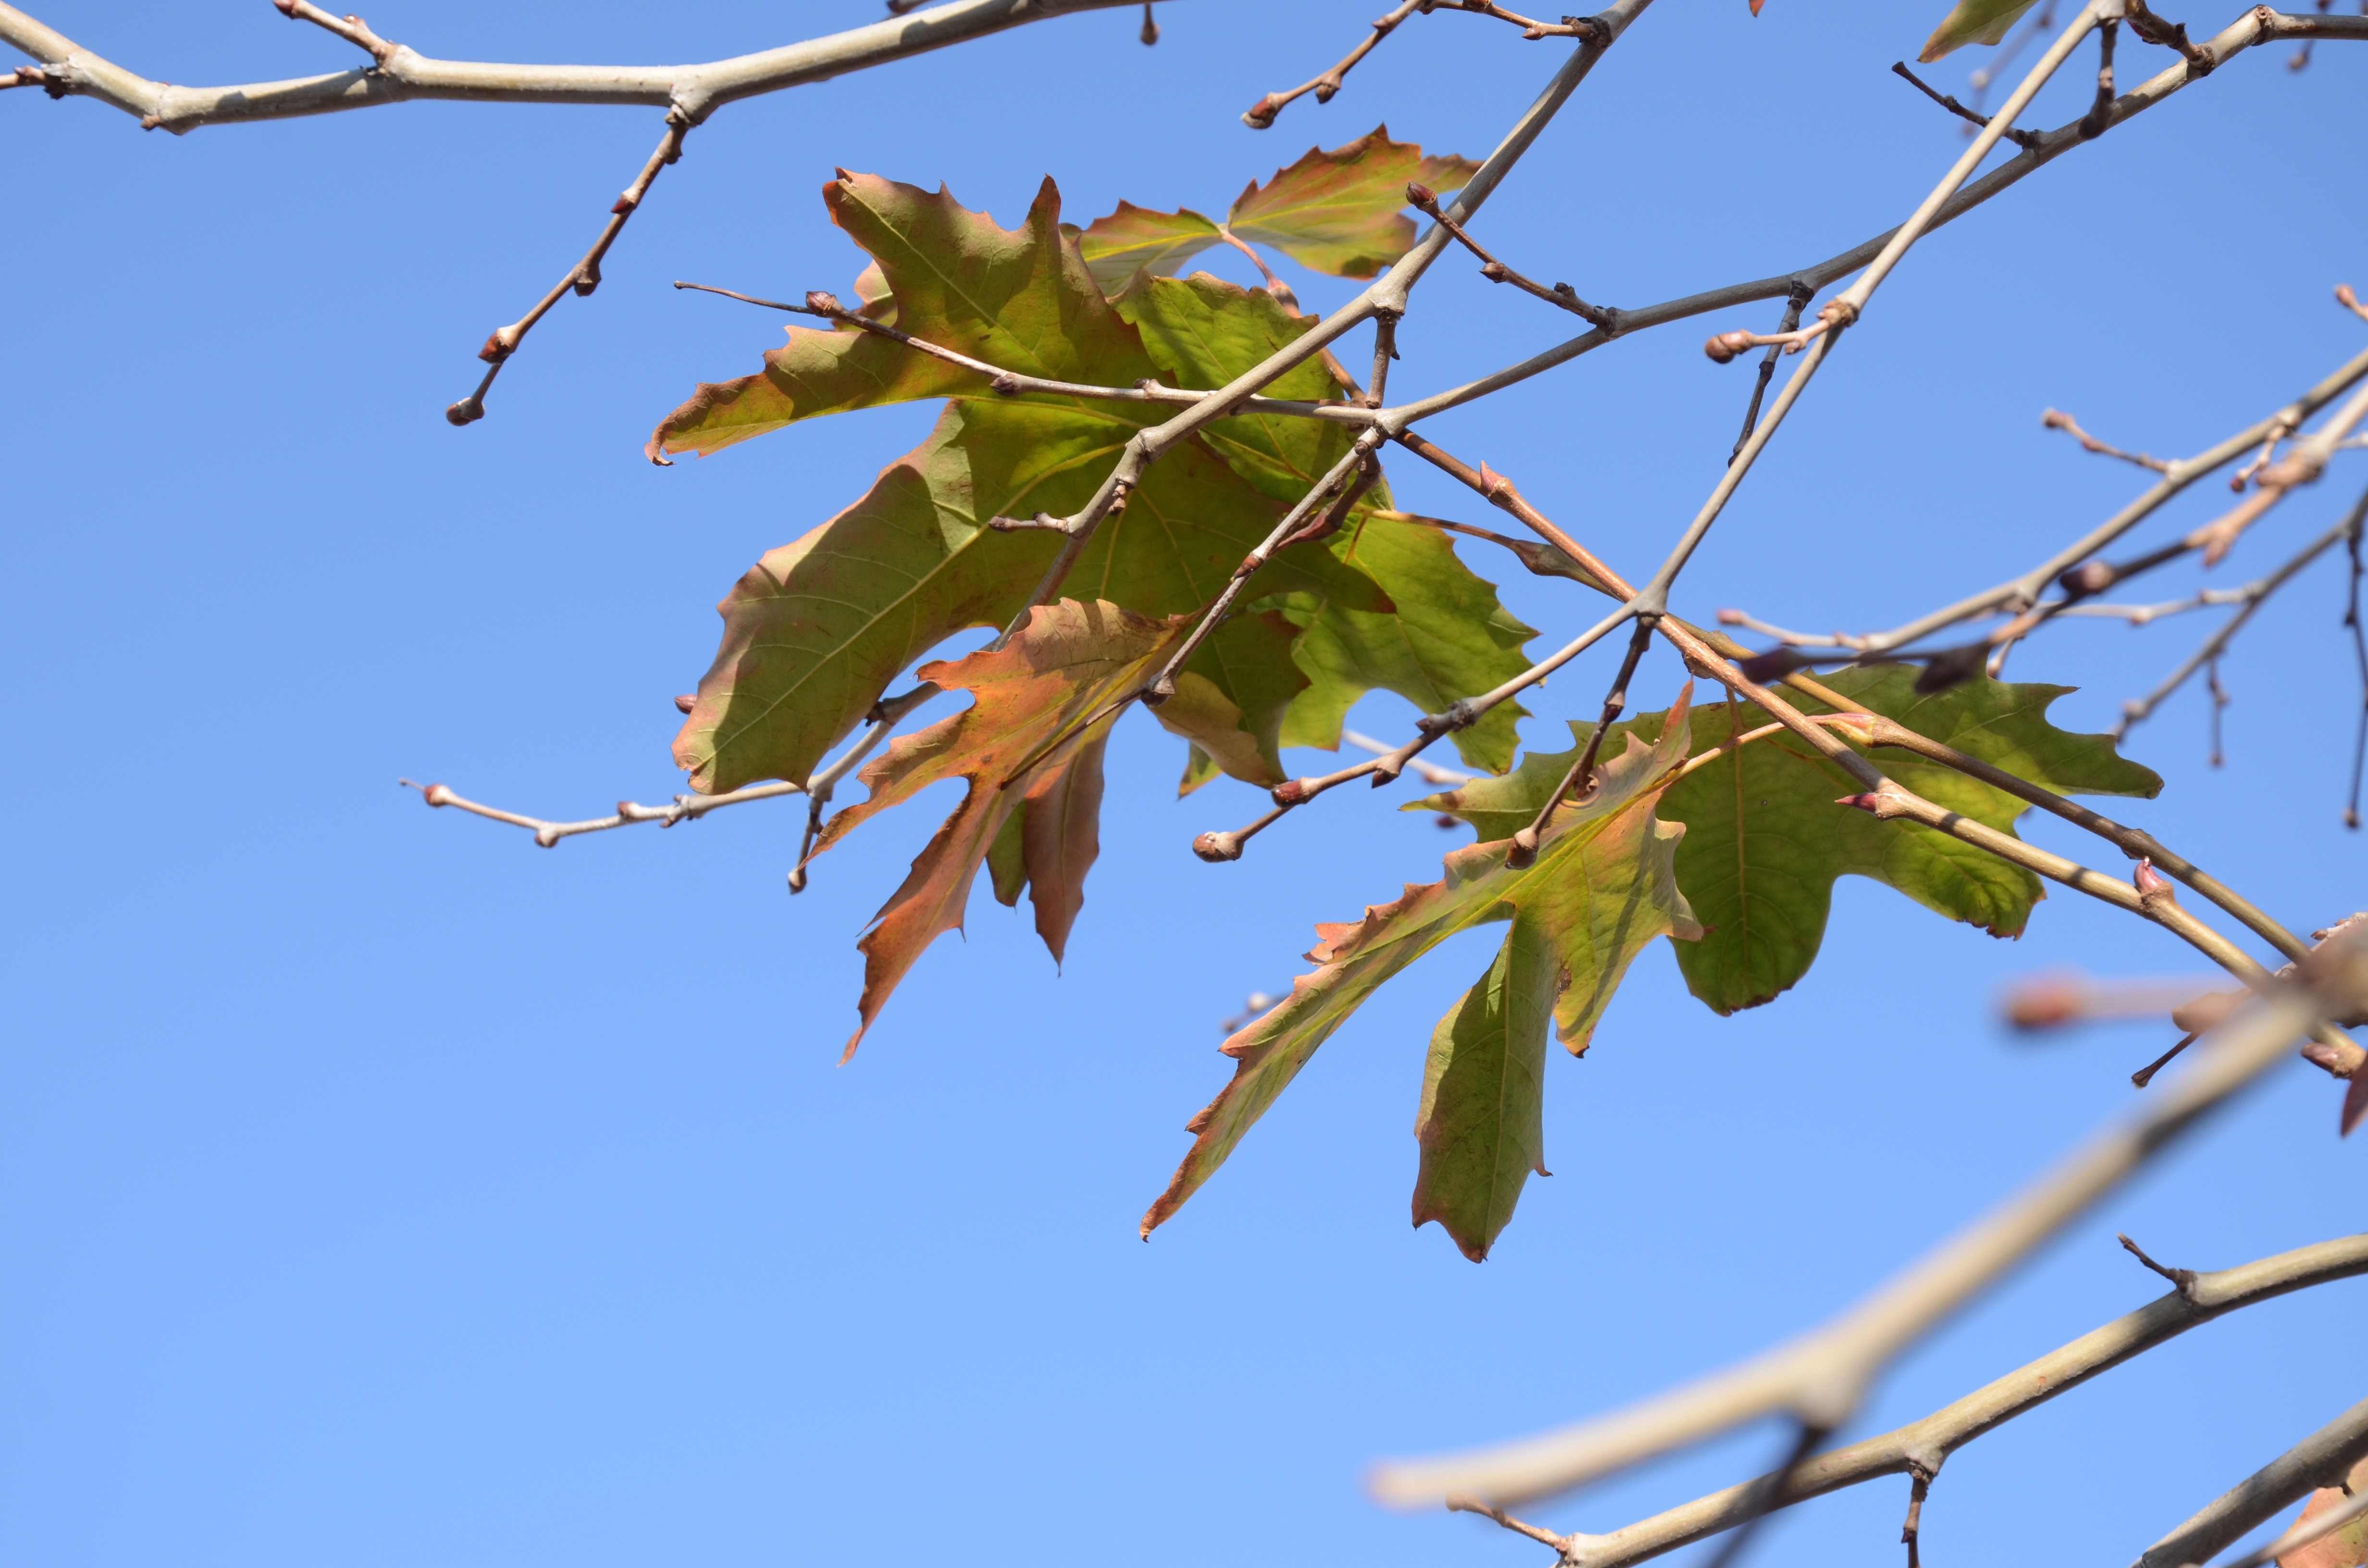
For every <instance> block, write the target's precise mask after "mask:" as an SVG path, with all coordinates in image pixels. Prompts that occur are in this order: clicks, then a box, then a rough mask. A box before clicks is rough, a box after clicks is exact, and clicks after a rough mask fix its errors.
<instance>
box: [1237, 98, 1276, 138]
mask: <svg viewBox="0 0 2368 1568" xmlns="http://www.w3.org/2000/svg"><path fill="white" fill-rule="evenodd" d="M1281 108H1282V106H1281V104H1279V103H1277V102H1275V101H1274V95H1273V94H1272V93H1269V94H1268V95H1267V96H1266V97H1262V98H1260V99H1259V100H1258V102H1256V103H1254V104H1252V105H1250V107H1249V108H1247V109H1245V110H1243V111H1242V123H1243V124H1244V125H1247V126H1248V127H1249V128H1250V129H1251V130H1252V131H1264V130H1265V129H1266V128H1267V127H1268V126H1269V125H1272V124H1273V123H1274V117H1275V115H1276V114H1277V113H1278V112H1280V111H1281Z"/></svg>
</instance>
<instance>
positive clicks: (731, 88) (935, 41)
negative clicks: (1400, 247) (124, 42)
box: [0, 0, 1134, 134]
mask: <svg viewBox="0 0 2368 1568" xmlns="http://www.w3.org/2000/svg"><path fill="white" fill-rule="evenodd" d="M274 3H275V4H277V3H278V0H274ZM1133 4H1134V0H952V3H951V4H948V5H943V6H934V7H932V8H930V9H929V10H927V11H923V12H920V13H919V14H917V15H916V16H913V17H907V18H905V19H903V20H899V21H885V22H874V23H872V24H871V25H870V26H869V27H861V28H849V29H848V31H846V32H841V33H832V34H830V35H829V36H827V37H825V38H818V39H812V40H808V41H806V42H804V43H793V44H788V45H785V46H783V47H781V48H779V49H768V50H764V51H760V52H758V53H756V54H742V55H735V56H734V57H733V58H732V59H729V60H717V61H712V62H708V63H706V64H701V65H504V64H495V63H492V62H480V61H467V60H431V59H429V58H427V56H426V55H423V54H420V53H418V52H416V51H414V50H413V49H411V48H410V47H409V46H408V45H404V44H390V43H388V42H386V40H383V39H380V38H378V37H377V35H376V34H373V33H370V31H369V29H368V28H364V27H362V26H361V24H360V23H359V22H354V23H351V24H348V23H347V22H346V21H344V20H342V19H340V18H337V17H329V16H328V14H327V13H325V12H320V11H319V10H318V7H316V6H310V5H305V6H301V7H298V6H282V7H281V9H282V10H283V11H284V12H285V13H286V14H288V15H289V16H290V17H299V19H302V20H317V21H319V25H321V26H324V27H327V28H329V29H330V30H331V31H333V32H336V34H337V35H338V36H339V37H341V38H344V39H346V40H347V41H348V42H352V43H354V44H357V45H358V46H359V47H361V48H363V49H366V50H369V51H370V54H371V58H372V62H373V63H372V64H370V65H369V66H367V67H363V68H361V69H358V70H351V71H340V72H336V73H335V74H330V75H325V76H306V77H301V78H298V79H296V80H293V81H285V82H249V83H244V84H241V85H237V86H231V87H182V86H175V85H170V84H168V83H164V82H152V81H149V80H148V79H147V78H146V77H144V76H140V75H136V74H133V73H131V72H130V71H127V70H125V69H124V68H123V67H121V66H120V65H118V64H116V63H115V62H112V61H110V60H107V59H105V58H103V57H101V56H99V55H97V54H94V53H92V52H91V51H88V50H86V49H84V48H82V47H81V46H80V45H78V44H76V43H74V40H71V39H68V38H66V37H65V36H63V34H61V33H59V32H57V31H55V30H54V29H52V28H48V27H45V26H43V25H42V24H41V23H40V22H38V21H36V20H34V19H33V18H32V17H28V16H27V15H26V14H25V13H24V12H22V11H20V10H17V8H16V7H15V6H7V5H0V43H6V44H8V45H10V46H12V47H14V48H16V49H17V50H19V51H22V52H24V53H26V54H28V55H30V56H31V57H32V58H33V59H35V60H37V61H40V62H42V68H43V70H44V72H45V73H46V74H47V76H48V78H49V81H50V82H51V83H53V84H54V85H56V86H57V87H58V88H59V90H60V91H61V92H63V93H73V94H78V95H81V96H84V97H93V98H97V99H98V100H99V101H100V102H101V103H107V104H112V105H113V106H114V107H115V108H120V109H121V110H123V111H124V112H125V113H127V114H130V115H133V116H136V117H137V118H138V119H139V120H140V122H141V124H142V126H143V127H147V128H151V129H153V128H155V127H158V126H161V127H163V128H164V129H165V130H166V131H173V132H175V133H176V134H178V133H180V132H183V131H194V130H196V129H197V128H198V127H199V126H201V125H228V124H244V123H246V122H249V121H253V120H260V119H287V118H289V117H290V116H294V115H307V114H328V113H332V112H334V111H336V110H339V109H352V108H377V107H378V106H379V105H381V104H391V103H403V102H405V101H407V100H410V99H414V98H448V99H461V100H464V101H469V102H476V103H535V104H647V105H650V106H652V107H655V108H665V109H672V110H676V111H678V112H679V113H680V114H681V116H682V117H683V119H684V122H685V123H686V124H689V125H697V124H699V123H700V122H701V121H702V120H704V119H706V118H707V117H708V116H709V115H711V114H712V113H714V112H715V110H717V109H719V108H723V106H724V105H725V104H728V103H733V102H735V101H737V100H739V99H741V98H746V97H757V96H758V95H760V94H764V93H775V92H780V90H781V89H783V88H785V87H797V86H803V85H806V84H807V83H809V82H822V81H827V80H829V79H830V78H831V77H833V76H843V75H845V74H848V72H850V71H861V70H865V69H868V68H869V67H871V66H874V65H883V64H886V63H887V62H890V61H892V60H905V59H909V58H910V57H912V56H914V55H916V54H926V53H928V52H929V51H931V50H937V49H943V48H945V47H946V46H947V45H948V44H953V43H961V42H962V41H964V40H968V39H973V38H984V37H985V36H986V35H988V34H990V33H997V32H1001V31H1003V30H1005V29H1006V28H1016V27H1023V26H1025V25H1027V24H1028V23H1030V22H1038V21H1042V20H1045V19H1047V18H1048V17H1058V16H1067V15H1070V14H1073V13H1076V12H1080V11H1099V10H1105V9H1108V8H1110V7H1112V6H1129V5H1133ZM315 13H317V15H315Z"/></svg>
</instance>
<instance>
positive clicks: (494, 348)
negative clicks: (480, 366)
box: [477, 324, 526, 365]
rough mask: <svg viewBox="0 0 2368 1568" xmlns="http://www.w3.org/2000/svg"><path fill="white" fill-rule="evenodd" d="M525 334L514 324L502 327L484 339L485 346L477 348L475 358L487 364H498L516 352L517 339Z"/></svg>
mask: <svg viewBox="0 0 2368 1568" xmlns="http://www.w3.org/2000/svg"><path fill="white" fill-rule="evenodd" d="M525 335H526V334H524V333H523V332H520V331H519V330H518V326H517V325H516V324H511V325H509V326H506V327H503V328H501V329H500V330H499V331H497V332H495V333H494V334H493V335H490V336H488V337H487V338H486V339H485V346H484V347H483V348H480V349H478V350H477V358H480V359H483V360H484V362H485V363H486V364H488V365H498V364H500V363H501V362H502V361H503V360H505V359H507V358H509V357H510V356H511V355H512V354H515V353H516V352H518V339H519V338H521V337H524V336H525Z"/></svg>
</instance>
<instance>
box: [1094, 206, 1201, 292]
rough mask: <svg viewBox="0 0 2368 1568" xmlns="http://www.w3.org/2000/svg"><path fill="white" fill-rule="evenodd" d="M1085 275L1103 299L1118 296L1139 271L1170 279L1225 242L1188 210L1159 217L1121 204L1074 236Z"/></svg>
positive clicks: (1187, 208)
mask: <svg viewBox="0 0 2368 1568" xmlns="http://www.w3.org/2000/svg"><path fill="white" fill-rule="evenodd" d="M1076 241H1077V251H1078V254H1079V255H1081V256H1084V257H1085V260H1086V270H1087V271H1088V272H1090V273H1092V274H1093V278H1094V281H1095V282H1096V283H1098V284H1099V285H1100V286H1101V290H1102V292H1103V293H1105V294H1115V293H1117V292H1118V291H1119V290H1121V289H1123V288H1125V287H1126V286H1127V282H1128V280H1129V279H1130V278H1133V276H1134V275H1135V274H1136V273H1137V272H1147V273H1149V274H1151V275H1152V276H1154V277H1158V278H1172V277H1174V276H1175V275H1176V274H1177V273H1178V272H1180V271H1182V270H1183V267H1184V264H1185V263H1186V262H1188V261H1190V260H1191V259H1192V258H1193V257H1194V256H1199V255H1200V254H1201V252H1202V251H1204V250H1207V249H1208V248H1209V247H1210V246H1211V245H1214V244H1224V231H1223V230H1221V229H1219V228H1218V227H1217V225H1216V224H1215V223H1213V222H1210V221H1209V220H1208V219H1206V218H1203V217H1202V216H1201V214H1199V213H1198V212H1195V211H1193V210H1191V209H1190V208H1189V207H1184V208H1178V210H1175V211H1173V212H1155V211H1153V210H1150V209H1149V208H1147V207H1137V206H1136V205H1135V204H1134V203H1133V202H1132V201H1121V202H1120V203H1119V204H1118V210H1117V211H1115V212H1112V213H1111V214H1110V215H1109V216H1108V217H1106V218H1097V219H1095V220H1094V221H1093V222H1091V223H1089V224H1087V226H1086V227H1085V228H1083V229H1081V230H1079V231H1078V232H1077V234H1076Z"/></svg>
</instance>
